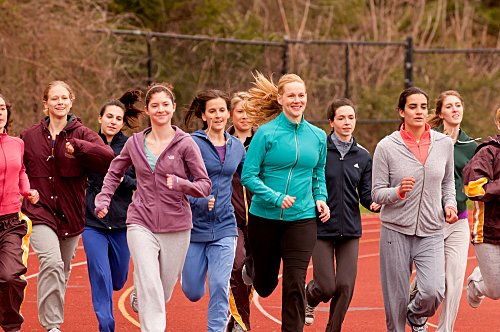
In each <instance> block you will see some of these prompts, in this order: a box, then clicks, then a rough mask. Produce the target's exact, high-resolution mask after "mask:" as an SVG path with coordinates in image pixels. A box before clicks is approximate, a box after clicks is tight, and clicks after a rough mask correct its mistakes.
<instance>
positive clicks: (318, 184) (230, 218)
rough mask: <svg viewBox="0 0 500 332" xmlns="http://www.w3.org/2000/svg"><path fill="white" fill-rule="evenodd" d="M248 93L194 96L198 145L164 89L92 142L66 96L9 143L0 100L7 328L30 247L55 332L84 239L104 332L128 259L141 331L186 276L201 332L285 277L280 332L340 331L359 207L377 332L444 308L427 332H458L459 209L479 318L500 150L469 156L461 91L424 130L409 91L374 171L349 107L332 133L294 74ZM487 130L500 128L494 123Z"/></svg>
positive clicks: (425, 101)
mask: <svg viewBox="0 0 500 332" xmlns="http://www.w3.org/2000/svg"><path fill="white" fill-rule="evenodd" d="M254 85H255V86H254V87H253V88H251V89H250V90H249V91H247V92H239V93H236V94H234V95H233V96H232V97H231V96H229V94H227V93H226V92H223V91H220V90H207V91H203V92H200V93H198V94H197V95H196V96H195V97H194V98H193V101H192V102H191V104H190V106H189V108H188V110H187V112H186V115H185V118H184V123H185V125H186V127H189V126H190V125H191V124H192V122H193V120H195V119H199V120H201V123H202V128H200V129H198V130H197V131H195V132H193V133H191V134H187V133H185V132H183V131H182V130H181V129H180V128H179V127H177V126H174V125H172V116H173V114H174V112H175V111H176V103H175V94H174V92H173V90H174V89H173V87H172V86H171V85H170V84H167V83H154V84H152V85H151V86H149V87H148V89H147V91H146V93H145V97H144V104H145V106H144V107H143V108H139V107H138V106H137V104H138V103H139V102H142V98H141V94H142V92H141V91H139V90H129V91H127V92H126V93H125V94H124V95H123V96H121V97H120V98H118V99H116V100H112V101H110V102H107V103H105V104H104V105H103V106H102V108H101V110H100V113H99V117H98V121H99V123H100V130H99V133H95V132H93V131H92V130H90V129H89V128H87V127H85V126H83V124H82V122H81V120H80V118H78V117H76V115H74V114H72V113H70V110H71V108H72V105H73V101H74V100H75V95H74V93H73V91H72V89H71V87H70V86H69V85H68V84H66V83H65V82H62V81H53V82H51V83H49V84H48V85H47V87H46V89H45V91H44V94H43V104H44V107H45V115H46V116H45V117H44V118H43V119H42V120H41V123H40V124H36V125H33V126H31V127H29V128H27V129H26V130H24V131H23V132H22V133H21V138H20V139H19V138H15V137H12V136H9V135H8V134H7V129H8V125H9V122H10V116H11V113H12V111H13V109H12V107H11V105H10V104H9V102H8V101H7V99H6V98H5V97H4V96H2V95H0V129H1V130H2V133H1V137H0V149H1V150H2V153H3V155H4V158H0V178H3V180H2V181H3V186H2V191H1V192H2V196H0V197H1V198H0V199H1V200H0V248H1V249H0V261H1V262H2V264H0V297H1V301H0V303H1V304H0V326H2V328H3V329H4V330H5V331H6V332H11V331H19V330H20V328H21V324H22V322H23V320H24V319H23V316H22V315H21V313H20V308H21V306H22V303H23V300H24V292H25V288H26V284H27V282H26V280H25V279H24V276H23V275H24V273H26V264H27V252H28V239H29V241H30V243H31V246H32V248H33V250H34V251H35V253H36V256H37V258H38V261H39V263H40V268H39V275H38V278H37V305H38V316H39V320H40V323H41V325H42V326H43V328H45V329H46V330H47V331H50V332H57V331H59V328H60V326H61V324H62V323H63V320H64V294H65V291H66V286H67V283H68V279H69V276H70V273H71V262H72V260H73V258H74V257H75V252H76V249H77V246H78V241H79V238H80V235H81V236H82V241H83V245H84V250H85V253H86V255H87V265H88V273H89V279H90V284H91V293H92V303H93V306H94V311H95V314H96V316H97V320H98V322H99V330H100V331H114V330H115V320H114V317H113V302H112V296H113V291H114V290H120V289H121V288H122V287H123V286H124V285H125V282H126V280H127V276H128V270H129V262H130V257H132V261H133V263H134V273H133V278H134V280H133V281H134V289H133V291H132V293H131V296H130V302H131V306H132V309H133V310H134V311H136V312H138V313H139V320H140V324H141V330H142V331H164V330H165V328H166V314H165V303H167V302H168V301H169V300H170V298H171V295H172V292H173V289H174V286H175V284H176V282H177V279H178V278H179V277H180V281H181V285H182V291H183V292H184V294H185V295H186V297H187V298H188V299H189V300H190V301H193V302H195V301H198V300H199V299H201V298H202V297H203V296H204V294H205V291H206V281H207V277H208V287H209V295H210V300H209V304H208V311H207V330H208V331H217V332H223V331H232V332H241V331H249V330H250V319H249V315H250V304H251V301H252V296H253V292H254V290H255V291H257V293H258V294H259V296H262V297H267V296H269V295H270V294H272V293H273V291H274V290H275V288H276V287H277V285H278V283H279V282H278V275H279V271H280V264H281V263H282V267H283V272H282V273H283V279H282V280H283V282H282V331H294V332H295V331H302V329H303V327H304V324H305V325H311V324H313V322H314V309H315V308H316V307H317V306H318V305H319V303H321V302H324V303H328V302H330V315H329V320H328V324H327V326H326V331H327V332H333V331H340V330H341V328H342V323H343V321H344V318H345V315H346V312H347V309H348V307H349V304H350V302H351V299H352V296H353V291H354V285H355V280H356V274H357V259H358V252H359V238H360V237H361V235H362V228H361V216H360V208H359V203H361V205H363V206H364V207H365V208H366V209H368V210H370V211H372V212H380V219H381V221H382V226H381V233H380V279H381V286H382V293H383V298H384V306H385V313H386V324H387V330H388V331H398V332H399V331H404V329H405V325H409V326H410V327H411V329H412V331H426V329H427V325H426V321H427V318H428V317H431V316H433V315H434V313H435V312H436V310H437V309H438V308H439V306H440V305H441V303H443V307H442V310H441V314H440V316H439V327H438V331H453V325H454V322H455V319H456V316H457V312H458V306H459V302H460V298H461V294H462V285H463V281H464V275H465V268H466V264H467V252H468V247H469V233H470V232H469V224H468V211H467V204H466V201H467V199H468V198H470V199H472V200H474V214H473V215H474V217H473V227H472V230H471V233H472V240H473V243H474V246H475V250H476V256H477V260H478V264H479V266H478V267H476V269H475V270H474V272H473V273H472V275H471V276H469V278H468V279H467V284H468V288H467V300H468V302H469V304H470V305H471V306H472V307H474V308H477V307H478V306H479V305H480V303H481V300H482V299H483V298H484V297H485V296H487V297H490V298H493V299H498V298H500V282H498V280H497V279H498V278H496V277H497V276H498V275H499V274H500V259H499V257H500V249H499V248H500V247H499V245H500V232H499V231H498V229H499V228H500V227H499V226H498V223H499V221H498V220H499V216H498V209H499V208H498V206H497V205H498V204H499V203H498V198H499V197H500V189H499V188H500V185H498V184H497V182H498V181H500V180H499V179H500V166H498V165H497V164H498V163H495V160H496V156H497V154H498V153H500V136H498V135H497V136H495V137H493V138H488V139H487V140H486V141H484V142H483V143H482V144H481V145H479V146H478V144H477V143H476V142H475V140H474V139H471V138H470V137H468V136H467V135H466V134H465V132H464V131H463V130H462V129H461V127H460V124H461V121H462V119H463V114H464V100H463V98H462V97H461V96H460V94H459V93H458V92H456V91H446V92H443V93H441V94H440V95H439V97H438V99H437V101H436V105H435V110H434V113H433V114H431V115H430V117H429V107H430V102H429V97H428V95H427V94H426V93H425V92H424V91H422V90H421V89H419V88H408V89H406V90H404V91H403V92H402V93H401V95H400V98H399V101H398V105H397V111H398V114H399V116H400V118H401V124H400V127H399V130H397V131H395V132H394V133H392V134H391V135H389V136H387V137H385V138H384V139H382V140H381V141H380V142H379V143H378V145H377V148H376V150H375V153H374V157H373V160H372V157H371V156H370V153H369V152H368V151H367V150H366V149H364V148H363V147H362V146H360V145H359V144H357V142H356V140H355V139H354V137H353V136H352V133H353V131H354V129H355V126H356V108H355V106H354V104H353V103H352V101H350V100H349V99H339V100H335V101H333V102H332V103H331V104H330V105H329V107H328V110H327V118H328V121H329V124H330V126H331V127H332V132H331V133H330V134H328V135H326V134H325V132H324V131H323V130H320V129H319V128H317V127H315V126H313V125H311V124H310V123H309V122H307V121H306V120H305V119H304V111H305V108H306V105H307V92H306V86H305V83H304V82H303V80H302V79H301V78H300V77H299V76H297V75H294V74H287V75H284V76H282V77H281V78H280V80H279V81H278V83H277V84H275V83H274V82H273V81H272V79H269V78H267V77H265V76H264V75H262V74H260V73H257V74H256V75H255V82H254ZM143 113H145V114H146V115H147V116H149V119H150V122H151V127H149V128H147V129H145V130H143V131H141V132H139V133H135V134H133V135H132V137H130V138H128V137H126V136H125V135H124V134H123V133H122V130H124V129H125V128H130V129H137V128H138V125H139V120H140V119H139V118H140V117H141V116H142V115H143ZM229 118H232V123H233V125H232V126H231V127H230V128H229V129H228V130H227V131H226V127H227V122H228V120H229ZM496 123H497V126H498V127H499V130H500V110H499V111H498V112H497V115H496ZM464 184H465V187H464ZM21 195H22V196H23V197H24V198H25V199H24V200H23V203H22V206H21V208H20V206H19V201H20V196H21ZM30 235H31V236H30ZM311 257H312V260H313V265H314V268H313V279H312V280H310V281H309V282H307V284H306V275H307V269H308V265H309V262H310V260H311ZM413 266H414V267H415V270H416V276H415V278H414V279H413V282H411V276H412V268H413ZM304 285H305V287H304Z"/></svg>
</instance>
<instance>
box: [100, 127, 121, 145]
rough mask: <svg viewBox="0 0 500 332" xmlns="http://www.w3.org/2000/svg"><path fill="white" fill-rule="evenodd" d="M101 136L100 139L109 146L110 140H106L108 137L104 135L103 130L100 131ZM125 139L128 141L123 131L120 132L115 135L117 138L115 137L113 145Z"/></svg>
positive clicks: (112, 141)
mask: <svg viewBox="0 0 500 332" xmlns="http://www.w3.org/2000/svg"><path fill="white" fill-rule="evenodd" d="M97 134H98V135H99V137H101V138H102V140H103V142H104V143H106V144H108V139H107V138H106V135H104V134H103V133H102V132H101V129H99V132H98V133H97ZM123 137H125V138H126V139H128V137H127V136H125V134H124V133H123V131H121V130H120V131H119V132H117V133H116V134H115V136H113V139H112V140H111V145H115V144H116V142H118V141H119V140H121V139H122V138H123Z"/></svg>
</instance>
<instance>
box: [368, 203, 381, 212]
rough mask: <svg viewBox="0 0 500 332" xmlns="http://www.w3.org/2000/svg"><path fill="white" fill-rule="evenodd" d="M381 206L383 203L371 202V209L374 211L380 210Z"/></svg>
mask: <svg viewBox="0 0 500 332" xmlns="http://www.w3.org/2000/svg"><path fill="white" fill-rule="evenodd" d="M381 206H382V205H380V204H377V203H375V202H372V204H370V210H371V211H373V212H375V211H378V210H380V207H381Z"/></svg>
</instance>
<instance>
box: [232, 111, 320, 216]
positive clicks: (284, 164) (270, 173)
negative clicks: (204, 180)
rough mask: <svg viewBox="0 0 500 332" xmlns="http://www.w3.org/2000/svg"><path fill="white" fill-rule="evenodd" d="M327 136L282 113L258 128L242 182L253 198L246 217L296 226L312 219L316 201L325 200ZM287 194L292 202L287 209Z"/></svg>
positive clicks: (249, 149)
mask: <svg viewBox="0 0 500 332" xmlns="http://www.w3.org/2000/svg"><path fill="white" fill-rule="evenodd" d="M325 164H326V133H325V132H324V131H323V130H321V129H319V128H317V127H315V126H313V125H311V124H310V123H309V122H307V121H306V120H304V117H302V121H301V122H299V123H293V122H291V121H290V120H288V118H287V117H286V116H285V115H284V114H283V112H282V113H281V114H280V115H279V116H278V117H276V118H275V119H274V120H272V121H270V122H268V123H267V124H265V125H263V126H261V127H260V128H259V129H258V130H257V132H256V133H255V135H254V137H253V139H252V143H251V144H250V147H249V148H248V152H247V156H246V159H245V165H244V166H243V173H242V176H241V183H242V184H243V185H244V186H245V187H246V188H248V190H250V191H251V192H252V193H253V195H254V196H253V197H252V206H251V207H250V213H251V214H253V215H255V216H258V217H261V218H266V219H275V220H287V221H295V220H300V219H307V218H315V217H316V203H315V202H316V201H317V200H322V201H325V202H326V200H327V197H328V194H327V191H326V183H325ZM286 195H289V196H292V197H296V200H295V203H294V204H293V205H292V206H291V207H290V208H288V209H282V208H281V203H282V202H283V199H284V198H285V196H286Z"/></svg>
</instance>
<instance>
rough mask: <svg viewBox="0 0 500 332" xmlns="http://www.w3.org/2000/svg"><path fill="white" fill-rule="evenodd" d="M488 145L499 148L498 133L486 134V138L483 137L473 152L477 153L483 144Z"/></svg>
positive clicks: (499, 136)
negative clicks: (493, 134) (494, 134)
mask: <svg viewBox="0 0 500 332" xmlns="http://www.w3.org/2000/svg"><path fill="white" fill-rule="evenodd" d="M488 145H493V146H496V147H498V148H500V135H496V136H493V137H491V136H488V138H487V139H485V140H484V141H483V143H481V144H479V146H478V147H477V148H476V152H475V153H477V152H478V151H479V150H481V149H482V148H484V147H485V146H488Z"/></svg>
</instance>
